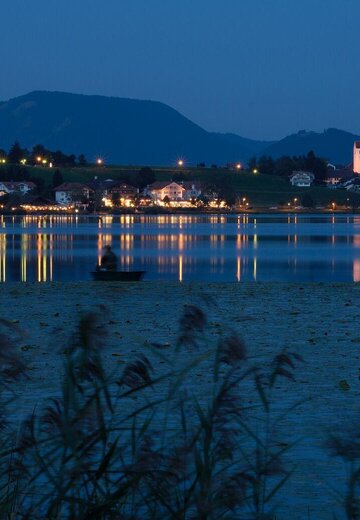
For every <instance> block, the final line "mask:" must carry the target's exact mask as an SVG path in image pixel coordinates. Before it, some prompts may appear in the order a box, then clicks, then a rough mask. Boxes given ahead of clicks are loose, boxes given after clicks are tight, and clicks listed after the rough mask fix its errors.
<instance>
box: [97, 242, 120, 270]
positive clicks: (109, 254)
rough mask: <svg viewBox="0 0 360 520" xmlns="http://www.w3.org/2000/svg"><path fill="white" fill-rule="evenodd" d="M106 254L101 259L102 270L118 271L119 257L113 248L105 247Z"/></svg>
mask: <svg viewBox="0 0 360 520" xmlns="http://www.w3.org/2000/svg"><path fill="white" fill-rule="evenodd" d="M104 251H105V252H104V254H103V256H102V257H101V264H100V269H101V270H102V271H103V270H105V271H117V256H116V254H115V253H114V252H113V250H112V249H111V246H104Z"/></svg>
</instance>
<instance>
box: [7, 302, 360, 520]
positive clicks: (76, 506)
mask: <svg viewBox="0 0 360 520" xmlns="http://www.w3.org/2000/svg"><path fill="white" fill-rule="evenodd" d="M0 325H1V329H2V332H3V333H2V336H1V343H0V345H1V349H0V359H1V371H0V389H1V393H0V397H1V418H2V430H1V441H2V442H1V449H0V467H1V473H0V475H1V480H0V482H1V487H0V490H1V499H0V512H1V518H4V519H5V518H6V519H9V520H10V519H14V518H16V519H18V518H28V519H44V518H47V519H60V518H61V519H65V520H66V519H68V520H70V519H71V520H85V519H87V520H90V519H99V520H108V519H120V518H121V519H133V520H135V519H138V518H148V519H162V520H164V519H169V520H170V519H184V520H187V519H201V520H215V519H220V518H228V519H233V518H237V519H240V520H241V519H244V520H245V519H246V520H250V519H253V520H265V519H268V520H270V519H272V520H275V519H276V518H278V519H279V518H281V517H280V516H277V508H276V506H275V504H276V503H279V500H281V502H280V507H281V508H282V509H283V508H285V509H286V510H287V511H291V507H292V500H293V498H292V497H291V495H289V493H288V492H285V493H282V489H283V488H284V486H285V485H286V483H287V481H288V480H289V479H291V476H292V472H293V471H294V469H295V461H294V463H292V462H291V450H292V446H293V445H292V443H291V442H290V441H289V440H288V439H287V438H284V436H283V435H281V431H282V430H281V421H282V420H283V419H284V417H285V415H284V410H281V412H280V413H279V412H275V411H274V409H275V408H274V405H275V402H274V400H275V396H276V392H275V389H276V388H278V387H281V388H282V389H283V391H286V387H287V385H293V384H295V383H294V375H293V374H294V370H295V365H296V364H297V363H301V362H302V360H301V358H300V356H298V355H297V354H296V353H291V352H287V351H282V352H279V354H278V355H276V356H275V358H274V359H273V360H269V362H268V363H266V364H265V365H263V364H261V365H259V364H257V363H255V362H254V361H253V360H251V359H249V358H248V357H247V352H246V346H245V345H244V343H243V341H242V340H241V339H240V338H239V337H238V335H237V334H236V333H235V332H234V331H232V330H223V329H221V328H220V329H219V335H218V341H215V342H214V340H213V339H212V340H211V339H210V337H209V335H208V334H207V319H206V315H205V314H204V313H203V312H202V310H200V309H199V308H196V307H193V306H188V307H186V308H185V311H184V314H183V316H182V318H181V320H180V327H179V335H178V338H177V340H176V341H175V342H174V344H173V345H171V344H169V343H164V344H158V343H157V344H151V343H148V344H147V345H148V355H146V356H145V355H141V356H139V357H135V358H134V359H132V360H131V361H130V362H128V363H127V364H124V365H123V364H121V363H120V364H118V363H116V364H115V367H116V368H115V369H114V370H113V371H112V373H107V372H106V370H105V368H104V365H103V360H102V351H103V349H104V342H105V341H106V335H105V329H104V325H103V321H102V320H101V318H100V317H99V316H97V315H95V314H87V315H84V316H83V317H82V318H81V320H80V324H79V327H78V330H77V332H76V334H75V335H74V338H73V339H72V341H71V342H70V344H69V345H68V346H63V348H62V350H61V353H62V355H63V358H64V369H63V375H62V381H61V388H59V391H58V395H57V397H56V398H52V399H48V400H47V401H46V400H45V405H41V404H38V406H37V408H36V409H34V412H33V414H31V416H30V417H28V419H27V420H25V421H24V422H23V424H22V427H21V428H20V433H19V428H18V425H17V419H18V418H16V413H17V412H16V410H21V402H19V401H20V397H19V396H16V388H17V386H18V384H19V381H20V380H21V379H22V378H26V377H31V375H30V374H31V372H29V369H28V367H26V366H25V365H24V363H23V362H22V361H21V359H20V358H19V355H18V354H17V342H18V341H19V337H17V333H18V330H17V328H16V324H14V323H11V322H6V321H4V320H2V321H1V323H0ZM56 347H57V348H59V345H56ZM64 347H65V348H64ZM128 349H129V346H127V348H126V352H128ZM124 353H125V352H124V351H123V352H122V354H120V361H121V356H123V355H124ZM154 359H157V360H159V361H160V362H161V366H162V367H163V368H162V369H161V370H160V369H158V370H159V371H158V372H155V370H154V368H153V365H154V363H152V360H154ZM159 366H160V365H159ZM199 370H203V371H206V373H207V374H208V384H207V387H206V388H201V389H199V388H197V387H194V384H193V383H192V380H193V378H194V374H196V372H197V371H199ZM44 399H46V396H44ZM297 404H299V403H296V402H293V403H291V405H290V406H291V408H290V409H289V410H288V411H287V412H286V411H285V414H286V413H292V411H293V410H294V408H295V407H296V406H297ZM14 413H15V417H14ZM291 435H292V433H291ZM357 439H358V434H357V432H356V430H355V431H354V432H350V433H346V434H345V433H344V436H343V437H342V438H340V437H335V436H334V437H332V438H330V439H329V446H328V447H330V448H331V450H332V452H333V454H334V455H336V456H341V457H342V458H344V459H345V460H346V461H347V462H348V463H349V464H350V466H351V468H352V469H351V471H350V473H349V475H350V476H349V486H348V489H347V491H346V494H345V496H344V497H343V499H342V505H343V509H344V515H345V516H346V518H347V519H349V520H350V519H351V520H356V519H358V518H360V511H359V508H358V504H359V503H360V502H359V497H360V495H359V483H360V472H359V469H358V464H359V460H360V455H359V449H358V440H357ZM289 489H291V487H290V488H289ZM275 499H276V500H275ZM324 507H326V504H324Z"/></svg>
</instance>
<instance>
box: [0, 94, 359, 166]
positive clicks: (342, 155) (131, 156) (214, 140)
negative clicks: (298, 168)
mask: <svg viewBox="0 0 360 520" xmlns="http://www.w3.org/2000/svg"><path fill="white" fill-rule="evenodd" d="M15 140H17V141H19V142H20V144H21V146H23V147H26V148H31V147H32V146H34V145H36V144H39V143H41V144H43V145H44V146H45V147H47V148H49V149H50V150H62V151H63V152H64V153H75V154H76V155H79V154H81V153H84V154H85V155H86V157H87V159H88V160H89V161H93V160H94V159H95V158H96V157H102V158H103V159H104V160H105V161H106V163H109V164H110V163H111V164H127V165H131V164H133V165H144V164H147V165H158V166H161V165H174V164H176V162H177V160H178V159H180V158H182V159H184V160H185V162H186V163H187V164H197V163H200V162H205V163H206V164H213V163H216V164H218V165H221V164H226V163H231V162H237V161H247V160H248V159H249V158H250V157H251V156H254V155H256V156H260V155H263V154H265V155H271V156H272V157H273V158H277V157H280V156H282V155H302V154H306V153H308V152H309V151H310V150H313V151H314V152H315V153H316V154H317V155H319V156H321V157H324V158H326V159H327V160H329V161H331V162H333V163H335V164H348V163H350V162H351V160H352V149H353V143H354V141H355V140H360V137H359V136H357V135H354V134H351V133H349V132H345V131H343V130H338V129H335V128H330V129H328V130H325V131H324V132H322V133H317V132H307V131H301V132H298V133H297V134H293V135H290V136H288V137H285V138H284V139H281V140H279V141H256V140H253V139H247V138H245V137H241V136H238V135H236V134H221V133H215V132H207V131H206V130H204V129H203V128H201V127H200V126H199V125H197V124H195V123H193V122H192V121H190V120H189V119H188V118H186V117H184V116H183V115H182V114H180V113H179V112H178V111H176V110H174V109H173V108H171V107H169V106H168V105H166V104H164V103H160V102H156V101H142V100H135V99H126V98H114V97H105V96H88V95H80V94H70V93H64V92H47V91H35V92H30V93H29V94H26V95H24V96H20V97H16V98H12V99H10V100H8V101H4V102H0V148H3V149H9V147H10V146H11V145H12V143H13V142H14V141H15Z"/></svg>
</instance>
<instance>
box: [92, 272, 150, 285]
mask: <svg viewBox="0 0 360 520" xmlns="http://www.w3.org/2000/svg"><path fill="white" fill-rule="evenodd" d="M144 274H145V271H92V273H91V275H92V277H93V278H94V280H96V281H97V282H139V281H140V280H141V279H142V278H143V276H144Z"/></svg>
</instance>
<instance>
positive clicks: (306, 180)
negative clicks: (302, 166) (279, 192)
mask: <svg viewBox="0 0 360 520" xmlns="http://www.w3.org/2000/svg"><path fill="white" fill-rule="evenodd" d="M289 179H290V182H291V184H292V186H296V187H297V188H310V186H311V185H312V183H313V182H314V180H315V175H314V174H313V173H311V172H303V171H296V172H292V174H291V175H290V177H289Z"/></svg>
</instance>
